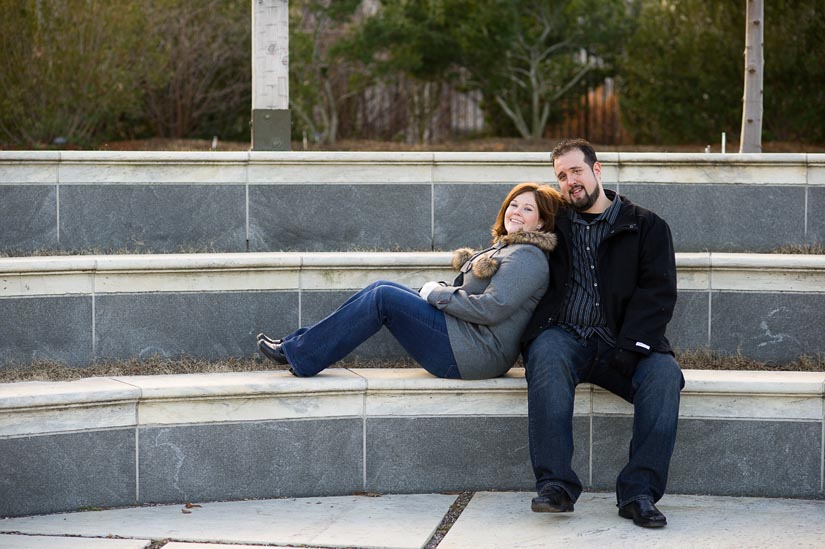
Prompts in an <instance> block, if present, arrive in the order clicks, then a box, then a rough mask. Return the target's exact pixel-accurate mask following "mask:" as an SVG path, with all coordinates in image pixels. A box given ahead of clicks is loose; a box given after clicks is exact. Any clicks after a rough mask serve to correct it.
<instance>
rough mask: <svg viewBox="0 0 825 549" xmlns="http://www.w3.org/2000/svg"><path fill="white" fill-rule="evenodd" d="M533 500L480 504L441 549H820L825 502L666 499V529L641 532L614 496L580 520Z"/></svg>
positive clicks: (512, 496) (482, 500) (493, 498)
mask: <svg viewBox="0 0 825 549" xmlns="http://www.w3.org/2000/svg"><path fill="white" fill-rule="evenodd" d="M531 497H532V494H530V493H524V492H505V493H501V492H498V493H485V492H480V493H477V494H475V495H474V496H473V499H472V500H470V503H469V505H467V508H466V509H465V510H464V512H463V513H462V514H461V516H460V517H459V518H458V520H457V521H456V522H455V524H454V525H453V527H452V528H451V529H450V531H449V532H448V533H447V535H446V536H445V537H444V539H443V540H442V541H441V543H439V544H438V547H439V549H500V548H502V547H507V548H510V549H514V548H518V549H540V548H545V547H554V548H555V547H564V548H565V549H593V548H598V549H626V548H627V547H644V548H645V549H648V548H649V549H675V548H681V549H687V548H694V549H695V548H697V547H708V548H714V549H721V548H725V549H735V548H740V547H748V548H750V549H756V548H758V549H773V548H775V547H820V546H821V545H822V540H823V539H825V521H823V520H822V516H825V502H823V501H800V500H787V499H765V498H759V499H754V498H731V497H708V496H684V495H672V494H666V495H665V497H664V498H662V500H661V501H660V502H659V504H658V505H657V506H658V507H659V509H661V511H662V512H663V513H664V514H665V515H666V516H667V518H668V525H667V527H666V528H660V529H656V530H654V529H645V530H642V529H641V528H639V527H638V526H635V525H634V524H633V522H631V521H629V520H627V519H623V518H621V517H619V515H618V513H617V512H616V501H615V498H614V496H613V494H599V493H596V494H594V493H585V494H582V497H581V498H580V499H579V501H578V502H577V504H576V512H575V513H564V514H555V515H550V514H544V513H541V514H539V513H531V512H530V511H529V509H530V498H531Z"/></svg>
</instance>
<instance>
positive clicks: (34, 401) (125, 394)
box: [0, 376, 160, 411]
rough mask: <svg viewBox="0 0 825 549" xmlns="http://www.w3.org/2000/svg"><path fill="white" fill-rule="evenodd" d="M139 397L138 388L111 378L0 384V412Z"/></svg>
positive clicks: (117, 400) (92, 403)
mask: <svg viewBox="0 0 825 549" xmlns="http://www.w3.org/2000/svg"><path fill="white" fill-rule="evenodd" d="M158 377H160V376H158ZM140 398H141V393H140V389H138V388H137V387H134V386H132V385H129V384H127V383H124V382H122V381H118V380H116V379H113V378H103V377H91V378H83V379H78V380H74V381H23V382H17V383H0V411H8V410H19V409H29V408H48V407H54V406H77V405H94V404H100V403H106V402H110V403H111V402H129V401H133V402H137V401H138V400H139V399H140Z"/></svg>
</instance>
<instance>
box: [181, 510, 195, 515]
mask: <svg viewBox="0 0 825 549" xmlns="http://www.w3.org/2000/svg"><path fill="white" fill-rule="evenodd" d="M180 512H181V513H183V514H184V515H191V514H192V511H187V510H186V509H181V510H180Z"/></svg>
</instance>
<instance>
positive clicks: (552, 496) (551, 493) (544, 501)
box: [530, 484, 573, 513]
mask: <svg viewBox="0 0 825 549" xmlns="http://www.w3.org/2000/svg"><path fill="white" fill-rule="evenodd" d="M530 509H532V510H533V512H534V513H572V512H573V500H572V499H570V496H568V495H567V492H565V490H564V488H562V487H561V486H556V485H555V484H552V485H550V486H548V487H547V488H545V489H544V490H542V493H541V494H539V495H538V496H536V497H534V498H533V501H532V502H531V504H530Z"/></svg>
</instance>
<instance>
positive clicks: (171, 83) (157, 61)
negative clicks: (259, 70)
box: [144, 0, 252, 138]
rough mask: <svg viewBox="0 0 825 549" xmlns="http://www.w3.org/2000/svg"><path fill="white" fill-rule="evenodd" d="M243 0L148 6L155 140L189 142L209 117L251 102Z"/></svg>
mask: <svg viewBox="0 0 825 549" xmlns="http://www.w3.org/2000/svg"><path fill="white" fill-rule="evenodd" d="M249 8H250V5H249V3H248V2H247V1H245V0H232V1H231V2H227V1H226V0H153V1H152V2H150V3H147V4H146V5H145V8H144V9H145V10H146V15H147V17H148V18H149V30H150V32H149V35H148V37H147V38H148V39H147V42H148V43H147V44H146V46H145V48H146V52H145V55H146V56H147V57H148V58H150V59H152V60H153V61H154V65H153V67H152V69H151V70H150V71H149V74H147V76H146V82H145V86H146V95H145V97H146V105H145V112H146V116H147V117H148V118H149V120H150V122H151V124H152V126H153V128H154V130H155V132H156V134H157V135H160V136H166V137H178V138H179V137H186V136H189V135H191V134H192V132H193V131H194V130H195V129H196V128H197V126H198V125H199V124H200V123H201V122H202V121H203V120H204V119H206V118H207V117H209V116H214V115H217V114H218V113H221V112H225V111H228V110H231V109H233V108H237V107H239V106H240V105H243V104H245V103H248V102H249V97H250V89H251V79H252V78H251V60H250V54H249V52H250V51H251V47H250V29H249V20H250V16H249Z"/></svg>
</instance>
